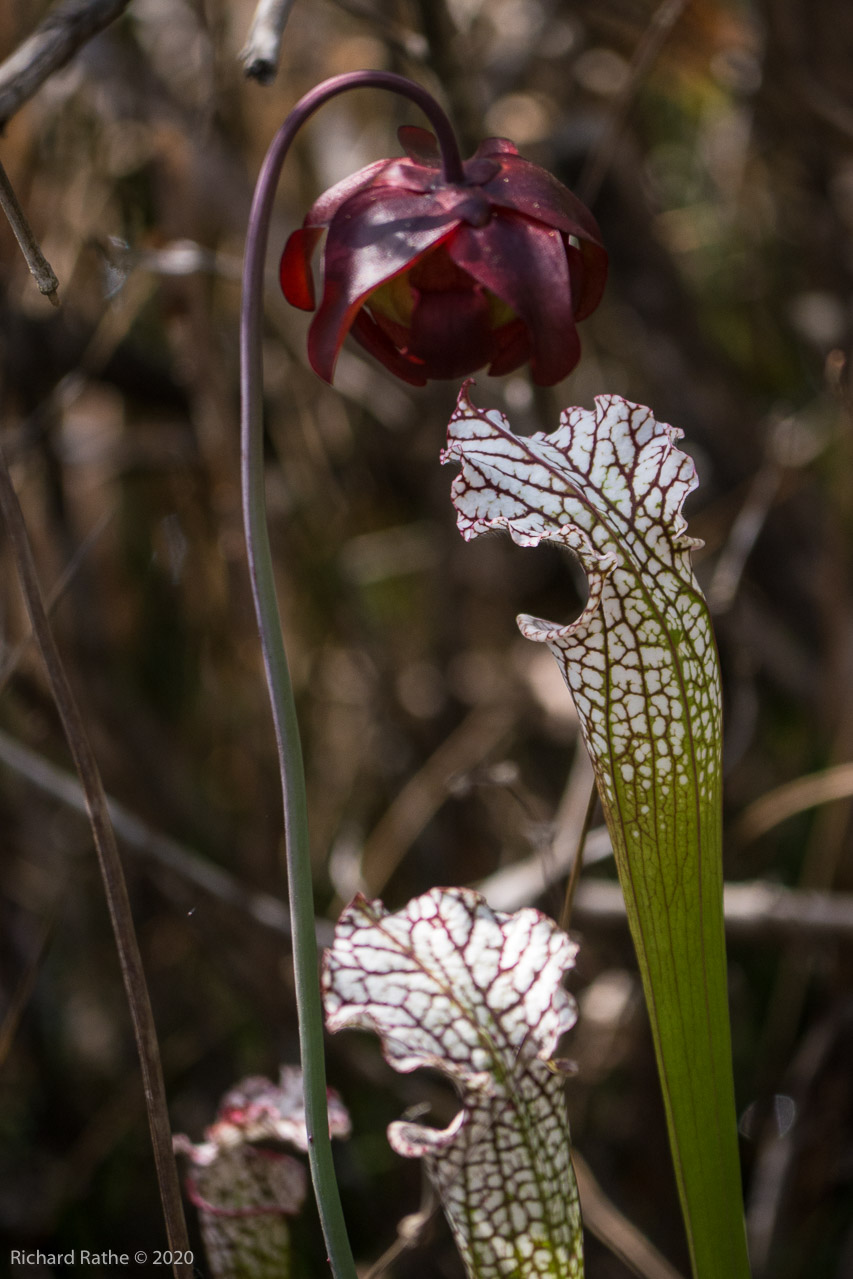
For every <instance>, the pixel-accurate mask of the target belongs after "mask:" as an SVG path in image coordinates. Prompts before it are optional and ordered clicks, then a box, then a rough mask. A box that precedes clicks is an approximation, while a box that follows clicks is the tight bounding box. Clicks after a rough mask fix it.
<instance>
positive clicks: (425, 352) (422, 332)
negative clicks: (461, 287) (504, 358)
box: [409, 286, 494, 378]
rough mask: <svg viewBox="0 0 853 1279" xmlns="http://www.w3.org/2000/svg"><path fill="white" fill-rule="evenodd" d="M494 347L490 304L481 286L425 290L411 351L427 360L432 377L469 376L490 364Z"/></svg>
mask: <svg viewBox="0 0 853 1279" xmlns="http://www.w3.org/2000/svg"><path fill="white" fill-rule="evenodd" d="M493 349H494V340H493V332H492V325H491V316H490V313H489V304H488V302H487V300H486V298H485V297H484V295H483V293H482V292H481V291H480V290H479V289H476V288H474V287H473V286H472V287H471V288H470V289H467V290H465V291H464V292H461V291H457V290H454V291H446V292H443V293H421V295H420V297H419V298H418V300H417V302H416V303H415V309H414V311H413V313H412V328H411V336H410V338H409V351H410V352H411V353H412V355H413V356H415V357H416V358H417V359H419V360H423V363H424V372H425V373H426V375H427V377H428V378H456V377H465V375H466V374H467V373H473V372H474V371H475V370H476V369H481V368H482V367H483V365H484V364H488V362H489V360H490V359H491V357H492V354H493Z"/></svg>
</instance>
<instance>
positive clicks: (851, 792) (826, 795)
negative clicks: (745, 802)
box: [735, 763, 853, 844]
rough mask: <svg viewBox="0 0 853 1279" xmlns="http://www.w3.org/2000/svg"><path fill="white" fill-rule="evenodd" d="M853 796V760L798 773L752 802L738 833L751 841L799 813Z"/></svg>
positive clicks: (744, 842)
mask: <svg viewBox="0 0 853 1279" xmlns="http://www.w3.org/2000/svg"><path fill="white" fill-rule="evenodd" d="M851 796H853V763H848V764H836V765H835V766H834V767H833V768H826V769H824V770H823V771H822V772H820V773H812V774H810V775H809V776H808V777H798V778H797V780H796V781H793V782H787V783H786V784H785V785H784V786H778V787H777V788H776V789H775V790H772V791H769V792H768V793H767V794H766V795H762V796H761V798H760V799H757V800H756V801H755V802H754V803H753V804H750V806H749V808H747V810H746V812H745V813H744V814H743V816H742V817H741V819H740V821H739V822H738V824H737V826H736V827H735V837H736V839H737V840H738V841H739V842H740V843H742V844H749V843H751V842H752V841H753V840H754V839H759V838H760V837H761V836H762V835H766V834H767V832H768V831H769V830H772V829H773V827H774V826H778V825H779V824H780V822H784V821H787V819H788V818H789V817H794V816H795V815H796V814H797V813H804V812H806V810H807V809H809V808H817V807H818V806H819V805H821V804H830V803H832V802H833V801H834V800H839V799H849V798H850V797H851Z"/></svg>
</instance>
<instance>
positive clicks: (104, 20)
mask: <svg viewBox="0 0 853 1279" xmlns="http://www.w3.org/2000/svg"><path fill="white" fill-rule="evenodd" d="M128 4H129V0H64V2H63V3H61V4H58V5H56V7H55V8H53V9H51V11H50V13H48V15H47V17H46V18H45V19H44V21H43V22H40V23H39V25H38V26H37V27H36V29H35V31H34V32H33V33H32V35H31V36H28V37H27V39H26V40H25V41H24V42H23V44H21V45H19V46H18V48H17V49H16V50H15V52H14V53H13V54H10V56H9V57H8V58H7V59H6V61H5V62H4V63H3V64H2V66H0V129H4V128H5V127H6V124H7V123H8V121H9V120H10V119H11V118H12V116H13V115H14V114H15V112H16V111H17V110H19V108H20V107H22V106H23V104H24V103H25V102H28V101H29V99H30V98H31V97H32V96H33V94H34V93H35V92H36V91H37V90H38V89H40V88H41V86H42V85H43V84H44V82H45V80H47V79H48V77H49V76H51V75H52V74H53V72H54V71H58V70H59V69H60V67H64V66H65V64H66V62H69V61H70V60H71V58H73V56H74V54H75V53H76V52H77V50H78V49H79V48H80V47H81V46H82V45H84V44H86V43H87V41H89V40H91V39H92V36H96V35H97V34H98V32H99V31H103V30H104V28H105V27H108V26H109V25H110V23H111V22H114V21H115V19H116V18H117V17H118V16H119V15H120V14H121V13H122V12H123V11H124V10H125V9H126V8H127V6H128Z"/></svg>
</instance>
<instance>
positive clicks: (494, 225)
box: [447, 213, 580, 386]
mask: <svg viewBox="0 0 853 1279" xmlns="http://www.w3.org/2000/svg"><path fill="white" fill-rule="evenodd" d="M447 247H448V252H449V253H450V256H451V257H452V258H453V260H454V262H456V263H457V265H458V266H461V267H462V268H463V270H465V271H468V272H469V273H470V274H471V275H472V276H473V277H474V279H475V280H479V282H480V283H481V284H483V285H485V287H486V288H487V289H490V290H491V291H492V293H494V294H496V295H497V296H498V297H499V298H502V299H503V301H504V302H507V303H509V305H510V306H511V307H512V309H513V310H514V311H515V313H516V315H518V316H519V318H520V319H522V320H523V321H524V323H525V324H526V325H527V329H528V332H529V334H530V346H531V357H530V367H531V371H532V373H533V379H534V381H535V382H538V383H539V384H540V386H553V384H554V383H555V382H559V381H561V379H562V378H564V377H565V376H566V375H567V374H568V373H570V372H571V370H572V369H573V368H574V367H575V365H576V364H577V362H578V360H579V359H580V342H579V340H578V335H577V332H576V331H575V318H574V310H573V307H572V289H571V282H570V278H569V264H568V259H567V257H566V249H565V246H564V244H563V238H562V236H561V235H560V233H559V232H558V231H554V230H550V229H547V228H545V227H543V226H542V225H541V223H540V224H538V225H537V224H536V223H535V222H530V221H528V220H527V219H526V218H522V217H518V216H517V215H514V214H511V213H507V214H503V215H501V214H498V215H496V216H495V217H494V218H493V219H492V221H491V222H490V223H489V224H488V226H484V227H468V226H461V227H460V228H459V230H458V231H457V232H456V235H455V236H454V237H453V239H452V240H451V241H450V243H449V244H448V246H447Z"/></svg>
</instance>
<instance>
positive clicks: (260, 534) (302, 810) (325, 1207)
mask: <svg viewBox="0 0 853 1279" xmlns="http://www.w3.org/2000/svg"><path fill="white" fill-rule="evenodd" d="M359 87H364V88H379V89H389V90H391V91H393V92H396V93H400V94H402V95H403V96H404V97H407V98H409V99H411V101H413V102H415V103H416V104H417V105H418V106H420V107H421V109H422V110H423V111H424V113H425V115H426V116H427V118H428V119H429V121H430V123H431V124H432V126H433V128H434V129H435V131H436V135H437V137H438V141H439V145H440V147H441V151H442V156H443V158H444V169H445V176H446V178H447V180H448V181H461V180H462V166H461V160H460V157H459V150H458V147H457V144H456V139H455V137H454V134H453V130H452V128H451V126H450V122H449V121H448V119H447V117H446V115H445V114H444V112H443V111H442V110H441V108H440V107H439V106H438V104H437V103H436V102H435V100H434V99H433V98H432V97H431V96H430V95H429V94H428V93H427V92H426V90H425V89H422V88H421V87H420V86H419V85H416V84H413V83H412V82H411V81H409V80H406V79H404V78H403V77H402V76H397V75H393V74H392V73H390V72H383V71H356V72H352V73H350V74H347V75H342V76H336V77H335V78H334V79H332V80H327V81H325V82H324V83H323V84H321V85H318V86H317V87H316V88H314V89H312V90H311V91H310V92H309V93H307V94H306V95H305V96H304V97H303V98H301V99H300V101H299V102H298V103H297V104H296V106H295V107H294V108H293V110H292V111H291V112H290V114H289V115H288V117H287V119H286V120H285V122H284V124H283V125H282V127H281V129H280V130H279V132H278V133H277V135H276V137H275V138H274V139H273V142H272V144H271V146H270V149H269V151H268V152H267V155H266V158H265V160H264V163H263V166H262V168H261V173H260V176H259V178H258V183H257V186H256V188H255V197H254V200H253V202H252V211H251V214H250V217H249V228H248V232H247V236H246V253H245V260H244V265H243V298H242V310H241V329H240V356H241V375H240V389H241V402H242V412H241V433H242V489H243V519H244V528H245V533H246V546H247V552H248V559H249V571H250V575H251V579H252V592H253V595H254V600H255V612H256V616H257V620H258V629H259V631H260V637H261V647H262V649H263V656H264V665H265V668H266V676H267V684H268V687H269V694H270V702H271V706H272V714H273V720H274V724H275V734H276V741H277V744H278V753H279V762H280V767H281V786H282V793H283V798H284V829H285V843H286V859H287V877H288V891H289V895H290V913H291V927H292V932H293V968H294V977H295V987H296V1008H297V1015H298V1019H299V1042H300V1051H301V1056H302V1069H303V1074H304V1086H305V1117H306V1123H307V1127H308V1143H309V1146H308V1153H309V1160H310V1165H311V1176H312V1179H313V1182H314V1190H315V1194H316V1197H317V1205H318V1208H319V1212H320V1221H321V1224H322V1228H323V1234H324V1237H325V1240H326V1247H327V1249H328V1255H329V1262H330V1264H331V1267H332V1271H333V1273H334V1274H335V1276H336V1279H355V1263H354V1261H353V1258H352V1252H351V1250H350V1246H349V1240H348V1238H347V1233H346V1227H345V1225H344V1219H343V1211H342V1208H341V1202H340V1196H339V1194H338V1187H337V1181H336V1179H335V1170H334V1164H333V1162H332V1148H331V1141H330V1139H329V1124H328V1112H327V1105H326V1070H325V1062H324V1057H323V1008H322V1001H321V997H320V985H319V978H318V955H317V941H316V936H315V932H314V899H313V891H312V882H311V863H310V858H309V841H308V819H307V802H306V795H305V775H304V769H303V763H302V749H301V745H300V740H299V728H298V724H297V719H296V707H295V704H294V700H293V687H292V684H291V680H290V673H289V670H288V666H287V656H286V654H285V649H284V641H283V639H282V634H281V623H280V618H279V610H278V601H277V598H276V590H275V577H274V573H273V564H272V553H271V550H270V543H269V535H268V532H267V519H266V501H265V496H264V460H263V407H262V394H263V361H262V354H261V331H262V321H263V283H264V264H265V261H266V253H267V243H268V239H269V224H270V214H271V212H272V205H273V199H274V197H275V191H276V186H277V184H278V179H279V175H280V173H281V169H282V165H283V164H284V160H285V157H286V156H287V152H288V150H289V148H290V144H291V142H292V141H293V138H294V136H295V134H296V132H297V130H298V129H299V128H300V126H301V125H302V124H303V123H304V121H305V120H306V119H307V118H308V117H309V116H310V115H312V114H313V112H314V111H316V110H317V108H318V107H320V106H322V104H323V103H325V102H327V101H328V100H329V99H330V98H333V97H335V96H336V95H337V94H339V93H343V92H345V91H346V90H348V89H353V88H359Z"/></svg>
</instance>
